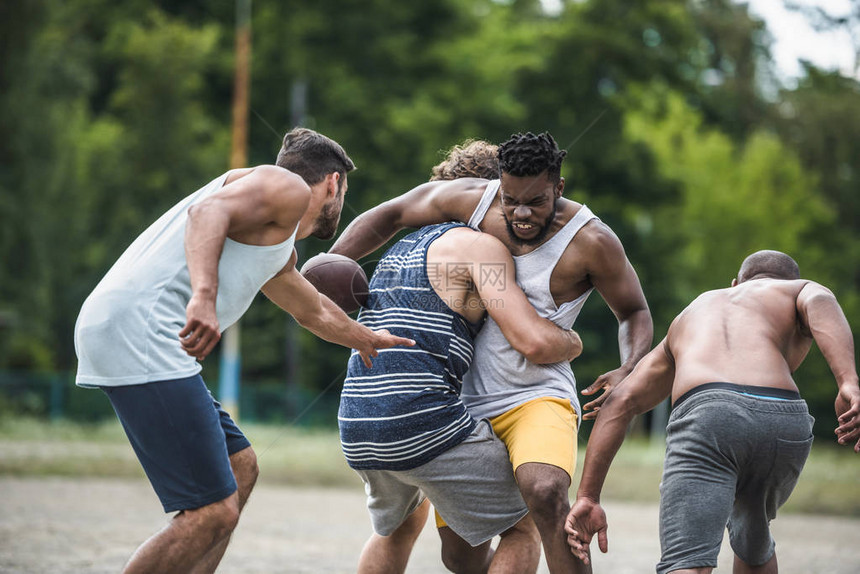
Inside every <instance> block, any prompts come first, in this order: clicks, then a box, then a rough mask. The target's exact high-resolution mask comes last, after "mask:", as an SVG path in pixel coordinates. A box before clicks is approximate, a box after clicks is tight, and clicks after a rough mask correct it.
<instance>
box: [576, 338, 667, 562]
mask: <svg viewBox="0 0 860 574" xmlns="http://www.w3.org/2000/svg"><path fill="white" fill-rule="evenodd" d="M674 378H675V365H674V363H673V361H672V360H671V358H670V356H669V350H668V346H667V341H666V339H664V340H663V341H662V342H661V343H660V344H659V345H657V346H656V347H654V349H653V350H652V351H651V352H650V353H648V354H647V355H646V356H645V357H644V358H643V359H642V360H641V361H640V362H639V363H638V364H637V365H636V367H635V368H634V369H633V372H632V373H630V375H629V376H628V377H627V378H626V379H625V380H624V382H623V383H622V384H620V385H618V387H617V388H616V389H615V390H613V392H612V394H611V395H609V397H608V398H607V399H606V403H605V404H604V405H603V407H602V408H601V409H600V416H599V417H597V422H595V423H594V429H593V430H592V431H591V437H590V438H589V439H588V446H587V447H586V449H585V464H584V466H583V469H582V479H581V480H580V483H579V490H578V492H577V495H576V502H575V503H574V504H573V506H572V507H571V509H570V513H569V514H568V516H567V521H566V523H565V528H564V529H565V531H566V532H567V533H568V538H567V541H568V544H569V545H570V549H571V552H573V553H574V554H575V555H576V556H577V557H578V558H579V559H580V560H582V561H583V562H588V560H589V558H588V546H589V544H590V543H591V540H592V538H593V537H594V535H595V534H597V541H598V546H599V547H600V551H601V552H606V551H607V550H608V539H607V536H606V529H607V523H606V515H605V514H604V512H603V509H602V508H601V507H600V494H601V491H602V490H603V483H604V481H605V480H606V475H607V473H608V472H609V466H610V465H611V464H612V459H613V458H615V454H616V453H617V452H618V449H619V448H620V447H621V443H622V442H623V441H624V435H625V433H626V432H627V426H628V425H629V424H630V421H631V420H632V419H633V417H634V416H635V415H637V414H641V413H644V412H646V411H649V410H651V409H653V408H654V407H655V406H657V405H658V404H660V402H661V401H663V400H664V399H665V398H666V397H667V396H669V395H670V394H671V392H672V383H673V381H674Z"/></svg>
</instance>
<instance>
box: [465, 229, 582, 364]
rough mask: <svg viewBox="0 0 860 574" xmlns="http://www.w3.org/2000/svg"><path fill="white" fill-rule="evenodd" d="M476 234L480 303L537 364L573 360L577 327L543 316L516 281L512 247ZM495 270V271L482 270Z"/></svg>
mask: <svg viewBox="0 0 860 574" xmlns="http://www.w3.org/2000/svg"><path fill="white" fill-rule="evenodd" d="M469 233H472V234H473V235H474V239H473V241H471V242H469V243H468V250H466V249H463V251H461V253H464V254H465V253H468V254H469V257H470V258H471V260H472V265H471V270H472V281H473V283H474V285H475V287H476V289H477V291H478V295H479V296H480V297H481V303H482V305H483V306H484V308H486V309H487V312H488V313H489V314H490V316H491V317H492V318H493V320H495V321H496V324H498V326H499V328H500V329H501V330H502V333H503V334H504V336H505V338H506V339H507V340H508V342H509V343H510V344H511V346H512V347H513V348H514V349H516V350H517V351H519V352H520V353H522V355H523V356H524V357H525V358H526V359H528V360H529V361H531V362H532V363H537V364H547V363H558V362H561V361H572V360H573V359H575V358H576V357H578V356H579V355H580V354H581V353H582V340H581V339H580V338H579V334H578V333H576V331H572V330H569V329H562V328H561V327H559V326H558V325H556V324H555V323H553V322H552V321H550V320H549V319H546V318H544V317H541V316H540V315H538V314H537V311H535V308H534V307H533V306H532V304H531V303H530V302H529V300H528V298H526V295H525V293H523V291H522V289H520V287H519V285H517V279H516V271H515V268H514V260H513V257H511V253H510V251H508V249H507V247H505V246H504V244H503V243H502V242H501V241H499V240H498V239H496V238H495V237H493V236H491V235H488V234H485V233H476V232H469ZM482 270H484V271H496V272H498V273H497V274H496V273H482Z"/></svg>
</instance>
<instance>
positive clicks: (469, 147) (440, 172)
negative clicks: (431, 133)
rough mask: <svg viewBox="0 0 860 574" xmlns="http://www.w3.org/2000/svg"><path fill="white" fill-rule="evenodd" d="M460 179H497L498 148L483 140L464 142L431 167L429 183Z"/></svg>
mask: <svg viewBox="0 0 860 574" xmlns="http://www.w3.org/2000/svg"><path fill="white" fill-rule="evenodd" d="M460 177H480V178H483V179H497V178H498V177H499V146H497V145H495V144H491V143H489V142H486V141H484V140H466V141H464V142H463V143H461V144H460V145H455V146H454V147H452V148H451V149H450V151H448V154H447V156H446V157H445V159H444V161H442V163H440V164H438V165H435V166H433V175H432V177H430V181H440V180H449V179H458V178H460Z"/></svg>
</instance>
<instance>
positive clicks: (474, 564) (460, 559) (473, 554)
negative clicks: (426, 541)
mask: <svg viewBox="0 0 860 574" xmlns="http://www.w3.org/2000/svg"><path fill="white" fill-rule="evenodd" d="M489 561H490V549H489V548H488V547H484V546H483V545H482V546H480V547H478V548H470V549H469V550H467V551H465V552H464V551H463V549H462V548H461V549H449V548H445V547H444V546H443V547H442V564H443V565H444V566H445V568H447V569H448V571H449V572H453V573H454V574H473V573H483V572H486V571H487V566H488V563H489Z"/></svg>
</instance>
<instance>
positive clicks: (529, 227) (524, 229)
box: [511, 221, 537, 233]
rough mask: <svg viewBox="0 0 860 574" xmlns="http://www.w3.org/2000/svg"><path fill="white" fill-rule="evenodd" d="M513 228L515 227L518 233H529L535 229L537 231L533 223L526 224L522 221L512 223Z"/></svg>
mask: <svg viewBox="0 0 860 574" xmlns="http://www.w3.org/2000/svg"><path fill="white" fill-rule="evenodd" d="M511 227H513V228H514V229H516V230H517V231H522V232H525V233H528V232H529V231H532V230H533V229H537V228H536V227H535V226H534V225H532V224H531V223H524V222H522V221H515V222H513V223H511Z"/></svg>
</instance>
